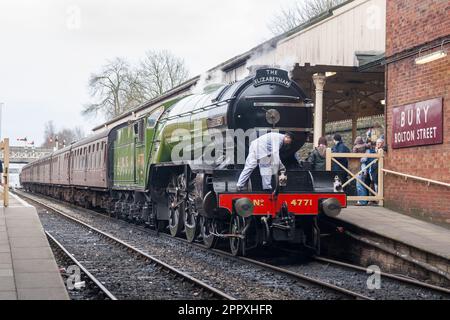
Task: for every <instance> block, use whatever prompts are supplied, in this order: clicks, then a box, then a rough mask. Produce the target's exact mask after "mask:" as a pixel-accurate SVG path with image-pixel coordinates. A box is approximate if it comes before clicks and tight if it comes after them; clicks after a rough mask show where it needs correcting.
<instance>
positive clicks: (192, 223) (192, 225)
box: [184, 203, 198, 242]
mask: <svg viewBox="0 0 450 320" xmlns="http://www.w3.org/2000/svg"><path fill="white" fill-rule="evenodd" d="M184 229H185V231H186V239H187V241H189V242H193V241H194V240H195V238H196V237H197V236H198V215H197V212H196V211H195V207H194V208H192V207H191V203H189V204H188V209H187V210H186V212H185V213H184Z"/></svg>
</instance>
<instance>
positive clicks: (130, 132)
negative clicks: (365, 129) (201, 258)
mask: <svg viewBox="0 0 450 320" xmlns="http://www.w3.org/2000/svg"><path fill="white" fill-rule="evenodd" d="M312 116H313V104H312V103H311V101H310V100H309V99H308V98H307V97H306V95H305V94H304V92H303V91H302V89H301V88H300V87H298V85H297V84H296V83H295V82H293V81H291V80H290V79H289V75H288V72H287V71H285V70H281V69H276V68H261V69H258V70H257V71H256V74H254V75H252V76H249V77H247V78H245V79H243V80H241V81H237V82H235V83H233V84H229V85H221V86H210V87H207V88H205V91H204V92H203V93H202V94H192V95H189V96H186V97H183V98H181V99H175V100H172V101H170V102H167V103H165V104H163V105H161V106H158V107H155V108H153V109H152V111H149V113H148V114H146V115H145V116H142V117H140V118H139V119H136V120H133V121H128V122H127V123H123V124H119V125H117V126H115V127H113V128H111V129H108V130H105V131H103V132H101V133H99V134H96V135H93V136H91V137H88V138H86V139H83V140H81V141H78V142H76V143H74V144H72V145H70V146H67V147H65V148H63V149H60V150H57V151H55V152H53V153H52V154H50V155H48V156H46V157H44V158H41V159H39V160H37V161H35V162H33V163H30V164H28V165H27V166H25V167H24V168H23V170H22V173H21V175H20V180H21V184H22V185H23V187H24V188H25V189H26V190H28V191H31V192H38V193H42V194H45V195H48V196H51V197H54V198H57V199H61V200H64V201H68V202H71V203H74V204H76V205H79V206H83V207H86V208H93V209H97V210H101V211H103V212H106V213H108V214H110V215H112V216H115V217H118V218H124V219H127V220H131V221H134V222H137V223H142V224H146V225H148V226H149V227H151V228H156V229H158V230H160V231H162V230H165V231H168V232H170V234H171V235H172V236H174V237H177V236H182V237H186V239H187V240H188V241H190V242H192V241H203V243H204V244H205V245H206V246H207V247H213V246H215V244H216V242H217V241H218V240H220V239H225V240H227V241H229V246H230V250H231V252H232V253H233V254H234V255H246V253H247V252H248V250H250V249H252V248H256V247H259V246H261V245H265V244H270V243H272V242H281V243H287V242H288V243H294V244H298V245H299V246H302V247H304V248H306V249H307V250H311V251H312V252H314V253H318V251H319V250H320V235H321V232H320V229H319V225H318V220H319V219H320V218H321V216H322V215H328V216H336V215H338V214H339V212H340V210H341V208H342V207H345V206H346V195H345V193H344V192H343V191H342V189H341V188H340V181H339V177H338V175H337V174H336V173H335V172H325V171H310V170H308V168H307V167H302V166H300V165H299V163H298V161H297V160H296V158H295V153H296V151H297V150H298V149H299V148H300V147H301V146H302V145H303V144H304V143H305V142H306V141H307V139H308V138H309V137H310V136H311V132H312ZM270 131H278V132H281V133H283V132H286V131H289V132H292V133H294V136H295V137H294V144H293V145H292V147H291V148H288V149H282V150H281V151H280V158H281V160H282V162H283V164H284V165H285V166H286V168H287V177H288V180H287V183H286V184H284V185H280V184H279V183H278V177H277V175H276V174H275V175H274V176H273V178H272V179H273V184H272V186H274V188H273V190H270V191H265V190H263V189H262V185H261V176H260V174H259V172H258V170H255V171H254V172H253V174H252V176H251V178H250V181H249V186H248V189H247V190H246V191H238V189H237V188H236V182H237V179H238V176H239V174H240V172H241V170H242V169H243V166H244V162H245V156H246V155H247V153H248V146H249V143H250V142H251V141H252V140H253V139H255V138H256V137H258V136H260V135H261V134H264V133H266V132H270Z"/></svg>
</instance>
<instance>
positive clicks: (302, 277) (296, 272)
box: [21, 193, 450, 300]
mask: <svg viewBox="0 0 450 320" xmlns="http://www.w3.org/2000/svg"><path fill="white" fill-rule="evenodd" d="M21 195H22V196H24V197H27V195H24V194H22V193H21ZM27 198H29V197H27ZM31 200H32V201H35V200H34V199H31ZM51 201H53V202H54V201H58V200H55V199H51ZM58 202H59V201H58ZM61 203H62V202H61ZM62 204H63V205H64V206H67V205H68V204H67V203H62ZM70 206H71V205H70ZM71 207H74V206H71ZM75 208H76V209H77V210H82V211H84V212H86V213H88V214H95V215H98V216H101V217H103V218H106V219H112V220H114V221H116V222H119V223H121V224H126V225H128V226H132V227H133V228H135V229H138V230H140V231H142V232H147V233H148V232H149V231H150V230H149V229H147V228H143V227H140V226H137V225H132V224H129V223H127V222H125V221H122V220H118V219H113V218H109V217H108V216H105V215H103V214H101V213H98V212H95V211H92V210H86V209H80V208H79V207H75ZM162 235H163V236H164V237H168V238H170V239H176V240H177V241H181V242H184V243H186V244H187V245H189V246H195V247H198V248H200V249H202V250H204V251H205V252H206V251H207V252H213V253H215V254H217V255H220V256H222V257H226V258H228V259H232V260H236V261H240V262H245V263H247V264H252V265H255V266H258V267H261V268H264V269H266V270H271V271H272V272H275V273H277V274H280V275H283V276H286V277H289V278H291V279H295V280H297V281H299V282H301V283H309V284H311V285H315V286H320V287H323V288H326V289H327V290H330V291H334V292H335V293H337V294H339V295H341V296H345V297H346V298H347V299H365V300H373V299H383V298H384V299H389V298H390V299H396V298H398V295H397V294H396V293H395V292H392V288H397V289H398V290H399V291H401V289H402V284H403V286H408V290H409V291H411V287H414V288H416V289H418V290H419V291H417V290H416V292H415V293H412V292H411V293H409V291H408V293H407V294H406V295H407V296H408V295H409V296H408V297H406V298H420V299H423V298H425V299H426V298H434V299H436V298H440V297H441V296H440V295H442V296H444V297H445V298H449V294H450V290H448V289H446V288H440V287H436V286H432V285H429V284H427V283H423V282H420V281H417V280H414V279H408V278H404V277H400V276H395V275H390V274H385V273H381V276H382V278H383V280H384V281H383V282H384V283H386V281H385V279H388V286H387V289H386V290H384V293H383V291H380V290H378V291H375V290H372V291H368V290H367V288H361V281H359V283H358V285H357V286H354V285H350V286H349V285H348V283H342V282H340V281H335V280H334V279H333V277H328V278H327V277H325V276H324V273H323V272H322V273H321V268H318V267H317V265H315V266H314V265H312V266H311V267H310V268H309V271H311V269H312V268H315V269H316V271H317V272H313V273H314V275H312V276H311V275H308V270H306V271H305V266H309V265H311V263H307V264H301V265H300V266H297V265H289V264H287V265H281V266H280V265H275V264H274V263H271V262H267V261H261V259H252V258H247V257H234V256H233V255H231V254H229V253H227V252H224V251H222V250H219V249H212V250H211V249H206V248H205V247H204V246H203V245H202V244H199V243H188V242H187V241H186V240H184V239H181V238H172V237H170V236H169V235H166V234H162ZM315 263H317V264H320V265H321V266H322V269H323V268H324V267H325V268H328V269H332V268H330V267H329V266H330V265H333V268H334V269H335V270H334V272H335V273H340V274H341V275H340V278H341V279H342V278H343V276H342V273H344V277H345V276H348V277H349V278H350V279H351V278H353V280H358V279H355V278H361V277H363V278H364V279H367V277H368V275H367V274H366V269H365V268H362V267H359V266H354V265H350V264H346V263H342V262H339V261H335V260H330V259H325V258H322V257H316V258H315ZM306 269H308V267H306ZM352 273H353V274H352ZM389 281H390V282H389ZM389 289H391V290H389ZM423 290H425V293H423V292H422V291H423ZM427 290H428V291H427ZM430 292H433V293H437V295H436V294H430ZM411 295H412V296H411Z"/></svg>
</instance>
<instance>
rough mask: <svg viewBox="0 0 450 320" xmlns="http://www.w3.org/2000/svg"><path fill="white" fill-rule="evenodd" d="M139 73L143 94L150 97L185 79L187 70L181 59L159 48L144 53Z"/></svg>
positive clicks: (187, 75) (187, 74)
mask: <svg viewBox="0 0 450 320" xmlns="http://www.w3.org/2000/svg"><path fill="white" fill-rule="evenodd" d="M139 75H140V78H141V84H142V89H143V91H144V94H145V96H146V97H147V98H150V99H151V98H154V97H157V96H159V95H161V94H163V93H164V92H166V91H168V90H170V89H172V88H174V87H176V86H178V85H179V84H181V83H183V82H184V81H186V80H187V78H188V77H189V72H188V70H187V68H186V65H185V63H184V61H183V59H181V58H178V57H176V56H174V55H173V54H171V53H170V52H169V51H167V50H161V51H148V52H147V53H146V55H145V58H144V60H142V62H141V65H140V68H139Z"/></svg>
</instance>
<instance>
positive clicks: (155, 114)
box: [147, 106, 164, 128]
mask: <svg viewBox="0 0 450 320" xmlns="http://www.w3.org/2000/svg"><path fill="white" fill-rule="evenodd" d="M163 112H164V106H161V107H159V108H158V109H156V110H155V111H153V112H152V114H151V115H150V116H149V117H148V118H147V128H153V127H155V125H156V121H158V119H159V117H160V116H161V114H162V113H163Z"/></svg>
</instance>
